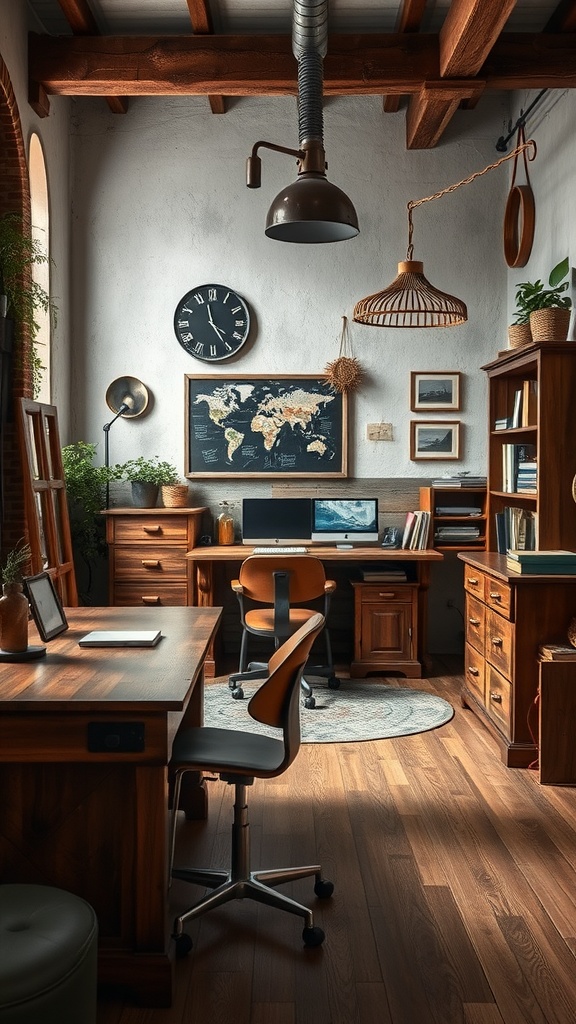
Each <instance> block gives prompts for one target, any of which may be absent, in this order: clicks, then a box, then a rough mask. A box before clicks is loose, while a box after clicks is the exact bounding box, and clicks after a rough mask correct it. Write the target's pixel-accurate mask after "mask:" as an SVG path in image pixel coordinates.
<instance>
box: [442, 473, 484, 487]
mask: <svg viewBox="0 0 576 1024" xmlns="http://www.w3.org/2000/svg"><path fill="white" fill-rule="evenodd" d="M486 484H487V477H485V476H441V477H439V478H438V479H437V480H433V481H432V485H431V486H432V487H435V488H439V487H449V488H452V487H486Z"/></svg>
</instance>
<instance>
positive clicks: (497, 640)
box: [491, 636, 502, 647]
mask: <svg viewBox="0 0 576 1024" xmlns="http://www.w3.org/2000/svg"><path fill="white" fill-rule="evenodd" d="M491 642H492V645H493V646H494V647H502V637H501V636H493V637H492V638H491Z"/></svg>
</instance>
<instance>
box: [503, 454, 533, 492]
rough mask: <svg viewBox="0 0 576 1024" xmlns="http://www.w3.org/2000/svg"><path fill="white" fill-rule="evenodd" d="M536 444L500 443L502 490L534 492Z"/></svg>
mask: <svg viewBox="0 0 576 1024" xmlns="http://www.w3.org/2000/svg"><path fill="white" fill-rule="evenodd" d="M536 477H537V463H536V445H534V444H503V445H502V490H503V491H505V492H506V493H507V494H515V493H517V492H518V491H522V492H523V493H525V494H526V493H533V494H536Z"/></svg>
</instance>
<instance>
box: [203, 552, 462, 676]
mask: <svg viewBox="0 0 576 1024" xmlns="http://www.w3.org/2000/svg"><path fill="white" fill-rule="evenodd" d="M308 550H309V552H310V554H311V555H315V556H316V558H320V559H321V560H322V561H323V562H328V563H330V562H338V563H342V564H351V565H352V566H353V567H354V566H358V565H359V563H363V562H410V563H413V564H414V566H415V570H416V572H415V575H416V583H417V584H418V597H417V601H418V652H417V653H418V660H419V661H420V662H421V663H423V664H424V665H426V666H428V658H427V653H426V636H427V621H428V614H427V611H428V604H427V590H428V587H429V585H430V564H431V563H432V562H441V561H442V559H443V557H444V556H443V555H442V553H441V552H440V551H435V550H433V549H427V550H425V551H406V550H404V549H403V548H392V549H390V548H383V547H381V546H377V547H376V546H374V547H353V548H352V549H349V550H342V549H341V548H336V547H334V546H331V547H324V546H321V545H320V544H318V545H316V544H314V545H309V546H308ZM253 553H254V549H253V548H252V547H249V546H248V545H244V544H231V545H228V546H218V545H216V544H213V545H209V546H207V547H195V548H192V550H191V551H188V553H187V555H186V557H187V558H188V559H190V560H191V562H192V575H193V581H194V602H195V604H196V605H199V606H203V607H211V606H212V605H213V603H214V564H215V563H218V562H242V561H243V560H244V559H245V558H248V555H251V554H253ZM205 673H206V676H207V678H209V677H212V676H214V675H215V674H216V665H215V659H214V645H213V643H212V645H211V647H210V650H209V651H208V654H207V655H206V661H205Z"/></svg>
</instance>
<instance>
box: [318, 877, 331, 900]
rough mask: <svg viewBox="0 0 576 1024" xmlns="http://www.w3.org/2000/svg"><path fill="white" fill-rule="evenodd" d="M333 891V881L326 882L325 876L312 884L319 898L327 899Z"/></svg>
mask: <svg viewBox="0 0 576 1024" xmlns="http://www.w3.org/2000/svg"><path fill="white" fill-rule="evenodd" d="M333 892H334V882H328V881H326V879H325V878H321V879H320V880H319V881H318V882H316V884H315V886H314V893H315V895H316V896H318V897H319V898H320V899H321V900H327V899H328V898H329V896H331V895H332V893H333Z"/></svg>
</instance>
